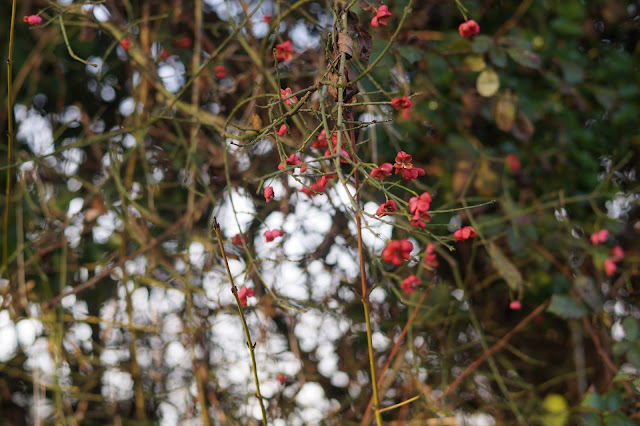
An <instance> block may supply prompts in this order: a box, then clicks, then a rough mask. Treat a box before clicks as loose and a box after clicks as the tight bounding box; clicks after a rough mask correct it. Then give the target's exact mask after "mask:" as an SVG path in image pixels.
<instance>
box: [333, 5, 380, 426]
mask: <svg viewBox="0 0 640 426" xmlns="http://www.w3.org/2000/svg"><path fill="white" fill-rule="evenodd" d="M341 31H342V32H343V33H344V34H346V33H347V14H346V13H343V14H342V28H341ZM346 63H347V58H346V54H345V52H341V53H340V68H339V71H338V72H339V77H338V87H339V89H338V123H337V125H338V140H337V143H336V153H338V154H339V153H341V152H342V146H341V145H342V135H343V134H344V89H342V85H343V84H344V83H345V78H344V76H345V72H346V71H345V70H346ZM347 119H348V120H349V121H353V117H347ZM349 133H350V134H349V139H350V141H351V148H352V151H353V153H354V161H357V158H355V157H356V155H355V152H356V144H355V138H354V136H355V135H354V132H353V130H350V132H349ZM337 164H338V166H337V167H339V164H340V163H339V162H338V163H337ZM356 167H357V166H356ZM354 179H355V190H356V204H357V207H358V210H357V211H355V216H356V228H357V229H358V257H359V259H360V285H361V292H362V294H361V300H362V306H363V308H364V319H365V323H366V326H367V347H368V349H369V369H370V371H371V390H372V391H373V404H374V409H375V415H376V424H377V425H381V424H382V416H381V415H380V412H379V411H378V410H379V409H380V399H379V397H378V384H377V383H376V365H375V358H374V353H373V339H372V333H371V318H370V312H369V291H368V289H367V270H366V268H365V264H364V247H363V243H362V217H361V212H360V211H359V209H360V191H359V189H360V181H359V177H358V170H357V168H356V170H355V171H354Z"/></svg>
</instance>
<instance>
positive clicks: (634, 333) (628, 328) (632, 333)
mask: <svg viewBox="0 0 640 426" xmlns="http://www.w3.org/2000/svg"><path fill="white" fill-rule="evenodd" d="M622 327H623V328H624V332H625V335H626V338H627V340H631V341H633V340H636V339H637V338H638V321H636V320H635V318H632V317H626V318H625V319H624V321H622Z"/></svg>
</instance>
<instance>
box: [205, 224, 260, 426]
mask: <svg viewBox="0 0 640 426" xmlns="http://www.w3.org/2000/svg"><path fill="white" fill-rule="evenodd" d="M213 230H214V231H215V233H216V238H217V239H218V246H220V253H221V254H222V259H223V260H224V266H225V268H226V269H227V276H228V277H229V283H230V284H231V292H232V293H233V297H235V299H236V305H237V306H238V312H239V313H240V319H242V327H243V328H244V334H245V336H246V337H247V347H248V348H249V353H250V354H251V364H252V365H253V378H254V380H255V382H256V398H258V402H259V403H260V411H261V412H262V424H263V425H265V426H266V425H267V412H266V410H265V408H264V403H263V402H262V394H261V393H260V381H259V379H258V365H257V363H256V355H255V345H254V344H253V342H252V341H251V333H250V332H249V326H248V325H247V320H246V319H245V317H244V312H242V304H241V303H240V298H239V297H238V288H237V287H236V284H235V282H234V281H233V276H232V275H231V269H229V262H228V261H227V254H226V252H225V251H224V245H223V244H222V235H221V234H220V224H219V223H218V221H217V220H216V218H215V217H214V218H213Z"/></svg>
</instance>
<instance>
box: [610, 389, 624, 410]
mask: <svg viewBox="0 0 640 426" xmlns="http://www.w3.org/2000/svg"><path fill="white" fill-rule="evenodd" d="M623 402H624V401H623V400H622V397H621V396H620V394H619V393H618V391H615V390H612V391H609V392H607V394H606V395H605V405H606V410H607V411H616V410H619V409H620V407H622V404H623Z"/></svg>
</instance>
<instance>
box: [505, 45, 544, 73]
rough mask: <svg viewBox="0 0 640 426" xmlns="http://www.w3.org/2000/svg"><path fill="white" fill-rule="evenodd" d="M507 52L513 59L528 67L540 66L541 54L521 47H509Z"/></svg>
mask: <svg viewBox="0 0 640 426" xmlns="http://www.w3.org/2000/svg"><path fill="white" fill-rule="evenodd" d="M507 53H508V54H509V56H511V59H513V60H514V61H516V62H517V63H518V64H520V65H522V66H523V67H527V68H534V69H538V68H540V64H541V60H540V56H538V55H537V54H535V53H533V52H532V51H530V50H527V49H521V48H519V47H509V48H508V49H507Z"/></svg>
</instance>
